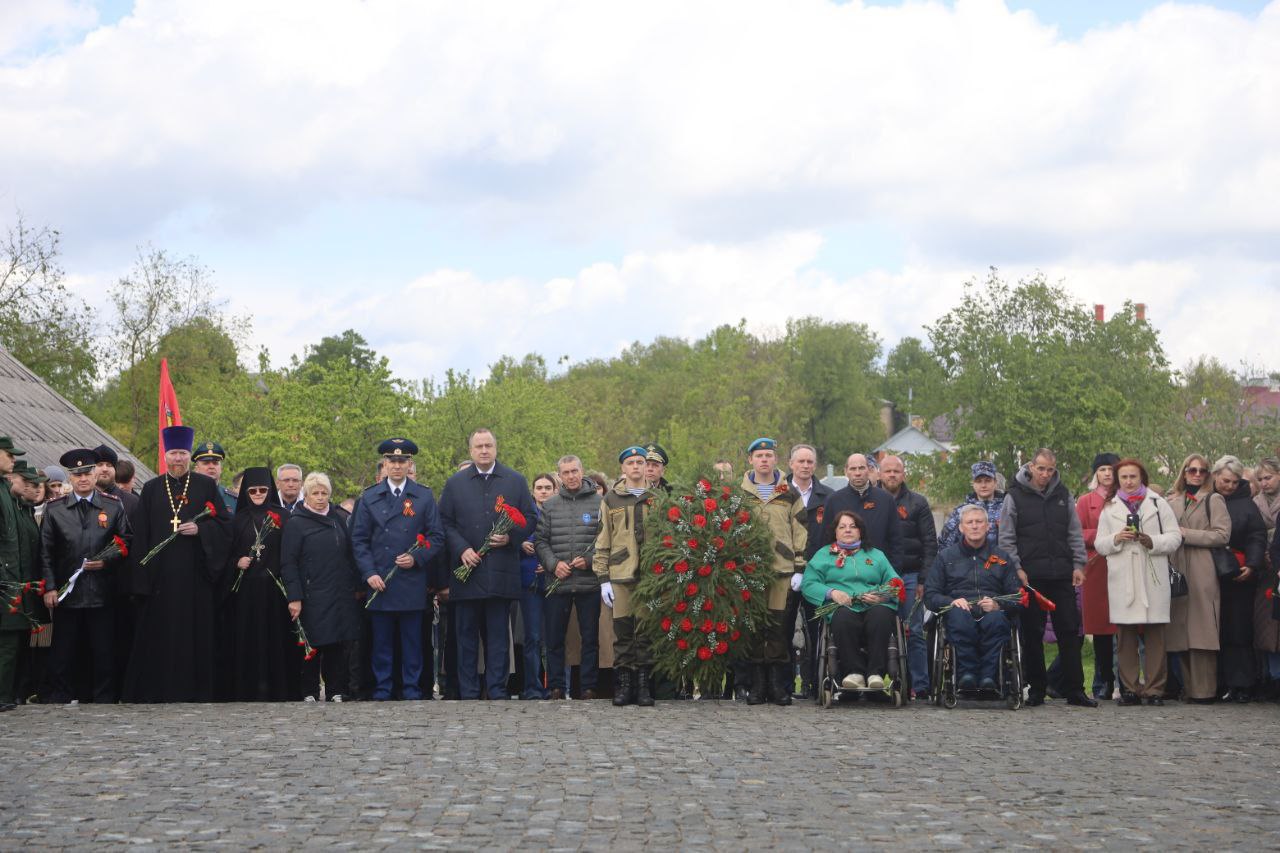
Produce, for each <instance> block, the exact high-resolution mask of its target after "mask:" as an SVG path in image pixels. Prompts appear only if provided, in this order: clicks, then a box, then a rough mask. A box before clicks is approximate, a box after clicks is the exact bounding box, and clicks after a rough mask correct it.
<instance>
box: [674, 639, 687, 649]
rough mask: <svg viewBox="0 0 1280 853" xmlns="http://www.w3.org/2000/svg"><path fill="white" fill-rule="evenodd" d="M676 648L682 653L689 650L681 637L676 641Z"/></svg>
mask: <svg viewBox="0 0 1280 853" xmlns="http://www.w3.org/2000/svg"><path fill="white" fill-rule="evenodd" d="M676 648H677V649H679V650H680V651H682V652H683V651H685V650H687V649H688V648H689V644H688V642H686V641H685V638H684V637H681V638H680V639H678V640H676Z"/></svg>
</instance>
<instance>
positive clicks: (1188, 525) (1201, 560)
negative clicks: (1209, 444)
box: [1165, 453, 1231, 704]
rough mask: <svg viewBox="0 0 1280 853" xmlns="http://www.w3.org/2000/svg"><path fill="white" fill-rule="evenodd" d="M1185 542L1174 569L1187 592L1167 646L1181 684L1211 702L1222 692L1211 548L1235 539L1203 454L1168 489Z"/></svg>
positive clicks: (1190, 697)
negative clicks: (1175, 656) (1177, 664)
mask: <svg viewBox="0 0 1280 853" xmlns="http://www.w3.org/2000/svg"><path fill="white" fill-rule="evenodd" d="M1168 500H1169V505H1170V506H1171V507H1173V514H1174V516H1176V517H1177V519H1178V530H1179V532H1181V533H1182V546H1181V547H1180V548H1178V550H1177V551H1175V552H1174V554H1173V567H1174V568H1175V569H1177V570H1178V571H1179V572H1181V573H1182V575H1183V576H1184V577H1185V578H1186V579H1187V590H1188V592H1187V594H1186V595H1184V596H1180V597H1178V598H1175V599H1173V603H1172V606H1171V607H1170V610H1169V628H1168V630H1167V631H1166V633H1165V650H1166V651H1168V652H1169V653H1171V654H1172V653H1175V652H1176V653H1179V655H1180V657H1179V661H1180V664H1181V666H1180V668H1181V671H1182V686H1183V690H1184V692H1185V694H1186V699H1187V701H1188V702H1196V703H1201V704H1208V703H1210V702H1212V701H1213V700H1214V697H1215V695H1216V694H1217V690H1218V647H1219V639H1218V632H1219V630H1220V628H1219V622H1218V611H1219V608H1220V607H1221V602H1222V595H1221V592H1220V591H1219V588H1218V575H1217V573H1216V572H1215V571H1214V569H1213V554H1211V553H1210V550H1209V549H1211V548H1219V547H1221V546H1223V545H1226V544H1227V542H1228V541H1229V540H1230V539H1231V516H1230V515H1229V514H1228V513H1227V502H1226V501H1224V500H1223V499H1222V495H1219V494H1216V493H1214V491H1213V485H1212V484H1211V483H1210V482H1209V462H1208V460H1206V459H1205V458H1204V457H1203V456H1201V455H1200V454H1198V453H1193V454H1191V455H1190V456H1188V457H1187V458H1186V461H1184V462H1183V463H1182V467H1181V468H1180V469H1179V473H1178V479H1177V480H1176V481H1175V482H1174V484H1173V489H1172V491H1171V492H1170V493H1169V499H1168Z"/></svg>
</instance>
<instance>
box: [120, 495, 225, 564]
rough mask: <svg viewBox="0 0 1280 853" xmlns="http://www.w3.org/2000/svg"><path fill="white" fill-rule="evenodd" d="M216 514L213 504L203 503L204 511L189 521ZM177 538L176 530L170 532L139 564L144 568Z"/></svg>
mask: <svg viewBox="0 0 1280 853" xmlns="http://www.w3.org/2000/svg"><path fill="white" fill-rule="evenodd" d="M217 514H218V511H217V510H216V509H214V506H213V504H212V503H210V502H209V501H205V502H204V509H202V510H200V512H199V513H197V514H196V516H195V517H194V518H192V519H191V520H192V521H199V520H200V519H202V518H207V517H208V516H211V515H217ZM177 538H178V531H176V530H175V531H174V532H172V533H170V534H169V535H168V536H166V537H165V539H164V541H163V542H161V543H160V544H159V545H157V546H156V547H154V548H152V549H151V550H150V551H148V552H147V556H145V557H143V558H142V559H141V560H139V561H138V562H139V563H140V564H141V565H144V566H145V565H146V564H147V563H149V562H151V558H152V557H154V556H155V555H156V554H159V553H160V552H161V551H163V550H164V549H165V548H167V547H168V545H169V543H170V542H172V541H173V540H175V539H177Z"/></svg>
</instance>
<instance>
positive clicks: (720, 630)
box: [716, 622, 729, 634]
mask: <svg viewBox="0 0 1280 853" xmlns="http://www.w3.org/2000/svg"><path fill="white" fill-rule="evenodd" d="M716 633H717V634H727V633H729V623H728V622H717V623H716Z"/></svg>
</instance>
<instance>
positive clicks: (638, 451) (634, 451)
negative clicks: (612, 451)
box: [618, 444, 649, 462]
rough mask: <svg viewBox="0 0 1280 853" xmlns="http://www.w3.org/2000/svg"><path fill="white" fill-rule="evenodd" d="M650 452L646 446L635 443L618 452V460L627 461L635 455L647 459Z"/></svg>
mask: <svg viewBox="0 0 1280 853" xmlns="http://www.w3.org/2000/svg"><path fill="white" fill-rule="evenodd" d="M648 454H649V451H648V450H646V449H645V448H643V447H641V446H640V445H638V444H633V445H631V446H630V447H628V448H627V449H626V450H624V451H622V452H621V453H619V454H618V461H619V462H626V461H627V460H628V459H631V458H633V457H635V456H639V457H640V458H641V459H647V458H648Z"/></svg>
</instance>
